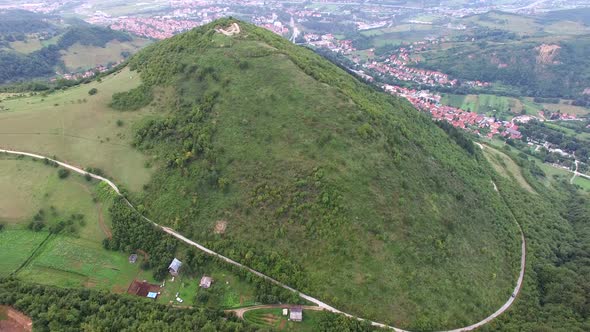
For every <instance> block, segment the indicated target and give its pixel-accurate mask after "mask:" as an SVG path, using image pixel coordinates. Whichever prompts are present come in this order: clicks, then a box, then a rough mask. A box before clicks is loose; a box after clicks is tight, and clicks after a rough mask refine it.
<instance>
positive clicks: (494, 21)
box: [463, 12, 542, 35]
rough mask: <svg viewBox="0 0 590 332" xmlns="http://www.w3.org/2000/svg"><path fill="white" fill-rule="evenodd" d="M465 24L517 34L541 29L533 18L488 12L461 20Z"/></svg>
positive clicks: (531, 32) (530, 32)
mask: <svg viewBox="0 0 590 332" xmlns="http://www.w3.org/2000/svg"><path fill="white" fill-rule="evenodd" d="M463 20H464V22H466V23H475V24H478V25H481V26H484V27H487V28H491V29H501V30H507V31H511V32H514V33H517V34H528V35H531V34H534V33H535V32H539V31H540V30H541V29H542V26H541V25H540V24H538V23H537V22H536V21H535V20H534V19H533V18H529V17H524V16H519V15H513V14H508V13H500V12H488V13H485V14H481V15H475V16H469V17H466V18H464V19H463Z"/></svg>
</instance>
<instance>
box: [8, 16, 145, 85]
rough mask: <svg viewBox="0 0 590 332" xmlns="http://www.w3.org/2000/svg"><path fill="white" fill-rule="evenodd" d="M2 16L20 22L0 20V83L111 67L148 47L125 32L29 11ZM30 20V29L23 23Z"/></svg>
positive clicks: (143, 41) (141, 40)
mask: <svg viewBox="0 0 590 332" xmlns="http://www.w3.org/2000/svg"><path fill="white" fill-rule="evenodd" d="M0 17H7V18H10V20H8V22H12V21H15V22H18V23H15V24H14V25H13V26H10V25H9V24H8V23H5V22H4V21H0V84H2V83H8V82H16V81H22V80H29V79H36V78H46V77H49V76H53V75H55V73H56V72H72V71H78V70H85V69H90V68H93V67H95V66H98V65H107V64H108V63H110V62H116V61H119V60H121V59H124V58H125V57H127V56H129V55H130V54H132V53H135V52H136V51H137V50H138V49H140V48H142V47H143V46H144V45H146V44H147V41H146V40H143V39H138V38H134V37H131V36H130V35H129V34H127V33H125V32H121V31H114V30H111V29H109V28H104V27H98V26H92V25H90V24H87V23H85V22H77V21H71V20H70V21H68V22H69V23H66V22H64V21H63V20H61V19H59V18H56V17H48V16H43V15H39V14H35V13H30V12H26V11H16V12H13V11H10V12H5V13H2V14H0ZM14 18H16V19H14ZM27 20H29V21H30V22H32V23H31V25H30V26H27V25H26V24H24V23H23V22H27Z"/></svg>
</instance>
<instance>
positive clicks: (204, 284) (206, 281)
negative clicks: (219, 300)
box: [199, 276, 213, 288]
mask: <svg viewBox="0 0 590 332" xmlns="http://www.w3.org/2000/svg"><path fill="white" fill-rule="evenodd" d="M212 283H213V278H211V277H208V276H203V277H202V278H201V282H200V283H199V287H201V288H209V287H211V284H212Z"/></svg>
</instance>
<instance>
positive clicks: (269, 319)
mask: <svg viewBox="0 0 590 332" xmlns="http://www.w3.org/2000/svg"><path fill="white" fill-rule="evenodd" d="M321 314H322V313H321V312H319V311H312V310H304V311H303V321H301V322H293V321H290V320H289V319H288V316H283V309H258V310H252V311H247V312H246V313H245V314H244V319H245V320H246V321H247V322H249V323H252V324H254V325H257V326H261V327H270V328H272V329H273V330H276V331H298V332H299V331H301V332H308V331H309V332H314V331H317V329H318V320H319V319H318V318H319V315H321Z"/></svg>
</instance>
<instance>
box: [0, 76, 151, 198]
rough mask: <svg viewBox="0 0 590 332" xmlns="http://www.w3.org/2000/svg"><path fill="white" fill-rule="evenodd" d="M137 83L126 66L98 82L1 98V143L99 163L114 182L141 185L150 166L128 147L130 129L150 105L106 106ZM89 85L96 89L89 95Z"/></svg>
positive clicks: (91, 164) (79, 161) (132, 186)
mask: <svg viewBox="0 0 590 332" xmlns="http://www.w3.org/2000/svg"><path fill="white" fill-rule="evenodd" d="M138 84H139V77H138V76H137V74H136V73H133V72H130V71H129V70H127V69H125V70H122V71H121V72H118V73H116V74H113V75H110V76H108V77H107V78H105V79H103V80H102V81H101V82H98V81H94V82H92V83H90V84H82V85H79V86H76V87H72V88H69V89H67V90H65V91H57V92H54V93H50V94H47V95H45V94H37V95H34V96H28V97H12V98H8V99H5V100H3V101H1V102H0V106H3V107H0V110H2V111H0V147H2V148H10V149H16V150H22V151H27V152H34V153H39V154H44V155H47V156H56V157H57V158H58V159H59V160H62V161H66V162H69V163H71V164H74V165H79V166H81V167H83V168H86V167H94V168H99V169H102V170H103V171H104V172H105V173H106V174H107V176H108V177H110V178H113V179H114V180H115V182H117V183H118V184H122V185H124V186H125V187H127V188H128V189H131V190H134V191H138V190H141V188H142V185H143V184H145V183H147V182H148V180H149V178H150V175H151V173H152V169H150V168H147V167H146V165H149V162H150V160H149V159H148V158H147V157H145V156H144V155H142V154H141V153H140V152H138V151H137V150H135V149H133V148H132V147H131V145H130V140H131V134H130V133H131V132H132V131H131V127H132V126H133V124H134V123H135V122H136V121H137V120H138V119H140V118H142V117H144V116H145V115H148V114H151V112H152V110H151V108H150V107H147V109H144V110H142V111H138V112H120V111H115V110H113V109H111V108H110V107H109V103H110V102H111V98H112V95H113V93H115V92H118V91H126V90H128V89H131V88H133V87H136V86H137V85H138ZM92 88H96V89H97V90H98V93H96V94H95V95H92V96H91V95H89V94H88V91H89V90H90V89H92Z"/></svg>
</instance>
